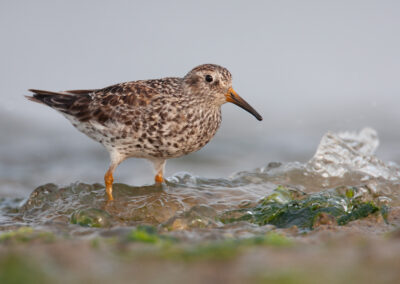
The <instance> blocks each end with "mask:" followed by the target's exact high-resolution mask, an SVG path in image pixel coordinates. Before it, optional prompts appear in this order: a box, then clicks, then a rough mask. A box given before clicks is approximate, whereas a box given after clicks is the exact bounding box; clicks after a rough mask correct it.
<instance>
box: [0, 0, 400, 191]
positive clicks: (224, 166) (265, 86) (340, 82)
mask: <svg viewBox="0 0 400 284" xmlns="http://www.w3.org/2000/svg"><path fill="white" fill-rule="evenodd" d="M399 15H400V2H398V1H361V0H360V1H250V2H249V1H208V0H205V1H54V0H51V1H50V0H48V1H2V2H1V3H0V38H1V44H0V78H1V79H0V80H1V84H0V98H1V104H0V180H1V181H2V182H1V187H0V192H2V194H5V195H8V194H10V195H26V193H27V192H28V193H29V192H30V191H31V190H32V189H33V188H34V187H35V186H37V185H40V184H43V183H47V182H54V183H57V184H69V183H71V182H74V181H76V180H81V181H84V182H89V183H90V182H101V181H102V179H103V174H104V172H105V170H106V169H107V167H108V155H107V152H106V151H105V150H104V149H102V147H101V145H100V144H97V143H96V142H93V141H91V140H90V139H89V138H87V137H85V136H84V135H83V134H81V133H80V132H78V131H77V130H76V129H74V128H73V127H72V126H71V125H70V123H69V122H68V121H67V120H66V119H65V118H63V117H62V115H60V114H58V113H56V112H55V111H54V110H51V109H50V108H48V107H45V106H42V105H38V104H34V103H32V102H30V101H28V100H26V99H25V98H24V95H28V92H27V89H28V88H37V89H49V90H66V89H83V88H101V87H105V86H107V85H111V84H114V83H118V82H122V81H131V80H138V79H150V78H159V77H167V76H183V75H185V74H186V72H188V71H189V70H190V69H191V68H193V67H194V66H196V65H199V64H202V63H216V64H220V65H223V66H225V67H227V68H228V69H229V70H230V71H231V73H232V74H233V76H234V88H235V89H236V91H237V92H238V93H239V94H241V95H242V96H243V97H244V98H245V99H246V100H247V101H248V102H249V103H250V104H251V105H253V106H254V107H255V108H256V109H257V110H258V111H259V112H260V113H261V114H262V115H263V117H264V120H263V121H262V122H258V121H257V120H255V119H254V117H252V116H251V115H249V114H248V113H247V112H245V111H243V110H242V109H239V108H237V107H236V106H234V105H225V106H223V124H222V127H221V129H220V131H219V132H218V134H217V135H216V137H215V139H214V140H212V141H211V143H209V145H207V146H206V147H205V148H203V149H202V150H201V151H199V152H197V153H194V154H191V155H189V156H187V157H184V158H180V159H175V160H170V161H169V162H168V163H167V171H166V174H167V176H168V175H172V174H173V173H175V172H177V171H189V172H191V173H193V174H196V175H200V176H207V177H217V176H218V177H222V176H226V175H229V174H230V173H232V172H235V171H239V170H246V169H249V170H250V169H252V168H255V167H258V166H263V165H265V164H267V163H268V162H271V161H296V160H298V161H302V162H304V161H307V160H308V159H309V158H310V157H311V156H312V155H313V153H314V151H315V149H316V147H317V145H318V143H319V140H320V138H321V136H322V135H323V134H324V133H326V132H327V131H328V130H335V131H336V130H359V129H360V128H362V127H364V126H371V127H373V128H375V129H376V130H377V131H378V133H379V136H380V140H381V146H380V148H379V150H378V153H377V154H378V156H379V157H380V158H382V159H384V160H391V161H396V162H400V150H399V147H398V141H399V139H400V132H399V129H400V114H399V111H398V108H399V106H400V80H399V74H400V36H399V35H400V17H399ZM116 179H117V181H119V182H124V183H128V184H144V183H151V182H152V180H153V173H152V169H151V166H150V165H147V164H146V163H145V162H144V161H142V160H134V159H131V160H129V161H126V162H124V163H123V164H122V165H121V166H120V167H119V169H118V170H117V172H116Z"/></svg>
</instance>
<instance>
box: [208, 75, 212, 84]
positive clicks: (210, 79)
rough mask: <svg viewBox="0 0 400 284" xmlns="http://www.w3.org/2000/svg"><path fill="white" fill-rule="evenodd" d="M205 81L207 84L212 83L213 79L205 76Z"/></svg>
mask: <svg viewBox="0 0 400 284" xmlns="http://www.w3.org/2000/svg"><path fill="white" fill-rule="evenodd" d="M206 81H207V82H208V83H210V82H212V81H213V77H212V76H211V75H206Z"/></svg>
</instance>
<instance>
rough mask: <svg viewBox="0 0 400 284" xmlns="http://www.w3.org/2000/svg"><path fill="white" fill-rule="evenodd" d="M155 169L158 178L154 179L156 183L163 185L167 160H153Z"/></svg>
mask: <svg viewBox="0 0 400 284" xmlns="http://www.w3.org/2000/svg"><path fill="white" fill-rule="evenodd" d="M153 164H154V169H155V170H156V173H157V174H156V176H155V178H154V180H155V182H156V183H162V182H163V181H164V177H163V176H164V166H165V160H161V159H160V160H153Z"/></svg>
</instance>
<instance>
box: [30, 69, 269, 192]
mask: <svg viewBox="0 0 400 284" xmlns="http://www.w3.org/2000/svg"><path fill="white" fill-rule="evenodd" d="M29 91H31V92H33V93H34V94H33V96H27V98H28V99H30V100H32V101H34V102H38V103H42V104H45V105H48V106H49V107H51V108H53V109H55V110H57V111H59V112H61V113H62V114H63V115H64V116H65V117H66V118H67V119H68V120H69V121H70V122H71V123H72V124H73V125H74V126H75V127H76V128H77V129H78V130H80V131H81V132H83V133H85V134H86V135H87V136H89V137H90V138H92V139H94V140H96V141H98V142H100V143H101V144H102V145H103V146H104V147H105V148H106V149H107V151H108V152H109V154H110V159H111V164H110V167H109V169H108V170H107V172H106V174H105V176H104V181H105V185H106V193H107V197H108V200H113V196H112V183H113V181H114V178H113V172H114V170H115V169H116V167H117V166H118V165H119V164H120V163H121V162H122V161H124V160H125V159H127V158H132V157H134V158H144V159H147V160H150V161H151V162H152V163H153V164H154V168H155V170H156V176H155V182H156V183H161V182H163V180H164V179H163V172H164V166H165V162H166V160H167V159H170V158H176V157H180V156H183V155H186V154H189V153H191V152H194V151H197V150H199V149H200V148H202V147H203V146H204V145H206V144H207V143H208V142H209V141H210V140H211V138H212V137H213V136H214V135H215V133H216V131H217V129H218V127H219V125H220V124H221V106H222V105H223V104H224V103H226V102H231V103H234V104H236V105H238V106H239V107H241V108H243V109H245V110H246V111H248V112H250V113H251V114H253V115H254V116H255V117H256V118H257V119H258V120H262V117H261V115H260V114H258V113H257V111H255V110H254V109H253V108H252V107H251V106H250V105H249V104H248V103H247V102H246V101H245V100H244V99H242V98H241V97H240V96H239V95H238V94H237V93H236V92H235V91H234V90H233V88H232V75H231V73H230V72H229V71H228V70H227V69H226V68H224V67H221V66H218V65H215V64H204V65H200V66H197V67H195V68H194V69H192V70H191V71H190V72H189V73H187V74H186V76H185V77H183V78H178V77H168V78H163V79H154V80H140V81H133V82H125V83H120V84H116V85H112V86H109V87H106V88H103V89H91V90H72V91H63V92H51V91H43V90H34V89H31V90H29Z"/></svg>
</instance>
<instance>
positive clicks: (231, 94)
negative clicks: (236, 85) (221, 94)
mask: <svg viewBox="0 0 400 284" xmlns="http://www.w3.org/2000/svg"><path fill="white" fill-rule="evenodd" d="M225 98H226V101H227V102H230V103H234V104H235V105H237V106H239V107H241V108H242V109H244V110H246V111H248V112H249V113H251V114H252V115H254V116H255V118H257V119H258V120H260V121H261V120H262V119H263V118H262V116H261V115H260V114H259V113H258V112H257V111H256V110H255V109H254V108H253V107H252V106H251V105H249V104H248V103H247V102H246V101H245V100H244V99H242V98H241V97H240V96H239V95H238V94H237V93H236V92H235V90H234V89H232V88H229V90H228V92H227V93H226V94H225Z"/></svg>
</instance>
